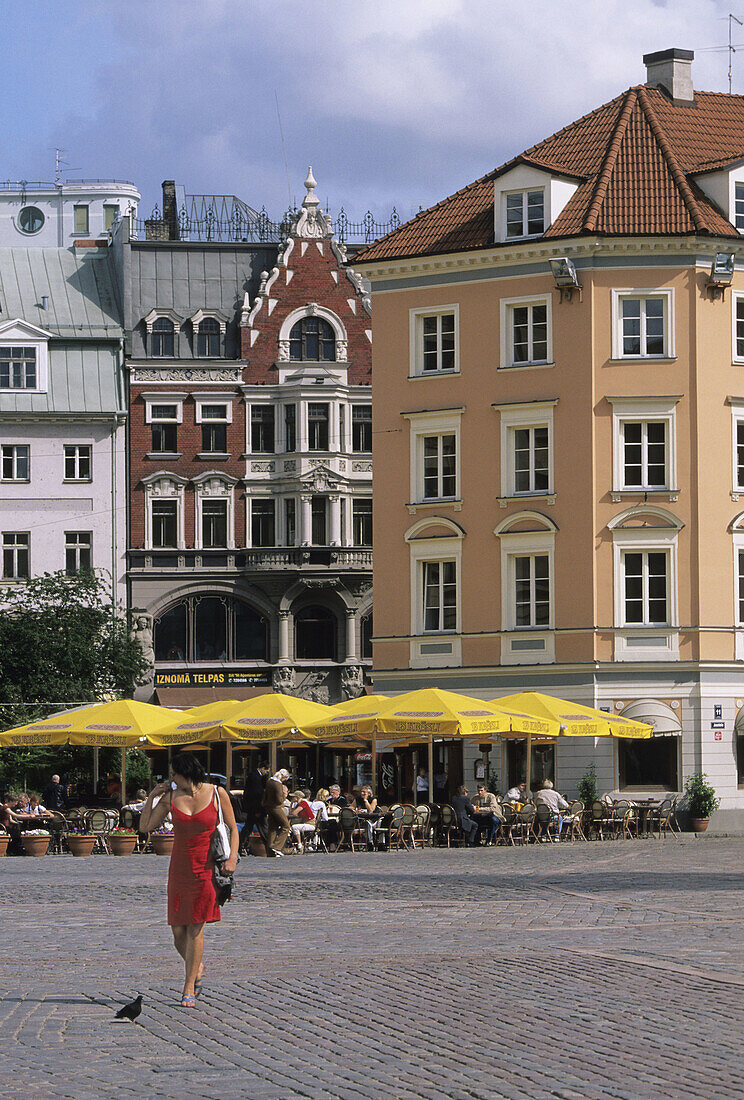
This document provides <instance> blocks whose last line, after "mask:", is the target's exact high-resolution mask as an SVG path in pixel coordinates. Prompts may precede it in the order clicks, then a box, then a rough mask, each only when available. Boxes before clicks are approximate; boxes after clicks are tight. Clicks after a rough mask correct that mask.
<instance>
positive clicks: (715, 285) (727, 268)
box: [708, 252, 734, 298]
mask: <svg viewBox="0 0 744 1100" xmlns="http://www.w3.org/2000/svg"><path fill="white" fill-rule="evenodd" d="M733 277H734V254H733V252H716V254H715V256H714V257H713V263H712V264H711V268H710V275H709V276H708V290H709V291H710V296H711V298H723V297H724V295H725V292H726V287H729V286H731V281H732V279H733Z"/></svg>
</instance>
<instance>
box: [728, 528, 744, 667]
mask: <svg viewBox="0 0 744 1100" xmlns="http://www.w3.org/2000/svg"><path fill="white" fill-rule="evenodd" d="M729 530H730V531H731V532H732V535H733V538H732V543H733V551H734V561H733V566H734V568H733V580H734V591H733V593H732V595H733V598H734V624H735V626H736V628H737V629H736V631H735V635H734V646H735V653H734V656H735V659H736V660H737V661H744V513H741V514H740V515H738V516H737V517H736V519H735V520H734V521H733V523H732V524H731V526H730V528H729Z"/></svg>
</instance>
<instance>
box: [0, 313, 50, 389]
mask: <svg viewBox="0 0 744 1100" xmlns="http://www.w3.org/2000/svg"><path fill="white" fill-rule="evenodd" d="M49 336H50V333H48V332H46V331H45V329H42V328H38V327H37V326H36V325H32V324H30V323H29V322H28V321H22V320H21V319H20V318H15V319H14V320H8V321H2V322H0V392H3V391H7V390H11V391H14V392H18V391H24V392H26V393H29V392H33V393H46V391H47V382H48V374H49V344H48V341H49Z"/></svg>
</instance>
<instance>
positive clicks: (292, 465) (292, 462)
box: [284, 458, 297, 474]
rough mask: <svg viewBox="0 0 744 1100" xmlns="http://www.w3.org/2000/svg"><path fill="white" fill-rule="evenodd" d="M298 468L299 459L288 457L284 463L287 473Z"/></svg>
mask: <svg viewBox="0 0 744 1100" xmlns="http://www.w3.org/2000/svg"><path fill="white" fill-rule="evenodd" d="M296 469H297V460H296V459H295V458H288V459H286V460H285V463H284V472H285V473H288V474H291V473H292V472H293V471H294V470H296Z"/></svg>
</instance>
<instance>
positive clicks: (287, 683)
mask: <svg viewBox="0 0 744 1100" xmlns="http://www.w3.org/2000/svg"><path fill="white" fill-rule="evenodd" d="M271 686H272V688H273V689H274V691H276V692H279V693H281V694H282V695H291V694H292V690H293V688H294V686H295V674H294V669H293V668H290V667H289V665H279V667H278V668H275V669H274V672H273V674H272V677H271Z"/></svg>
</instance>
